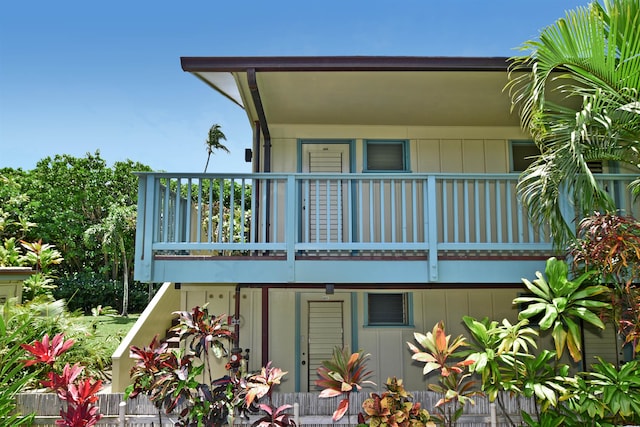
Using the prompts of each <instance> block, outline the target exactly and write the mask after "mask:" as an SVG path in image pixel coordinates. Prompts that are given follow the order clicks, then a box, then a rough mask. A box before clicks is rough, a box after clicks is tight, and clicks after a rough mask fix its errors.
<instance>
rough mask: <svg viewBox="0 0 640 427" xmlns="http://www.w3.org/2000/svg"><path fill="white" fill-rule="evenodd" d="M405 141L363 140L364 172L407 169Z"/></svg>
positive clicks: (407, 153) (402, 170)
mask: <svg viewBox="0 0 640 427" xmlns="http://www.w3.org/2000/svg"><path fill="white" fill-rule="evenodd" d="M408 158H409V152H408V150H407V141H371V140H365V141H364V170H365V172H387V171H399V172H408V171H409V160H408Z"/></svg>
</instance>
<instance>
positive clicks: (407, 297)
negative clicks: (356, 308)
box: [363, 292, 414, 328]
mask: <svg viewBox="0 0 640 427" xmlns="http://www.w3.org/2000/svg"><path fill="white" fill-rule="evenodd" d="M369 295H402V297H403V308H404V310H403V317H404V322H403V323H397V322H387V323H371V322H370V320H369ZM363 311H364V325H363V327H365V328H413V327H414V324H413V293H412V292H365V293H364V310H363Z"/></svg>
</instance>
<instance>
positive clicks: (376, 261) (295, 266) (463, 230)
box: [113, 56, 637, 391]
mask: <svg viewBox="0 0 640 427" xmlns="http://www.w3.org/2000/svg"><path fill="white" fill-rule="evenodd" d="M507 66H508V62H507V59H506V58H451V57H359V56H354V57H197V58H194V57H188V58H182V68H183V69H184V70H185V71H186V72H189V73H191V74H193V75H194V76H195V77H197V78H199V79H200V80H202V81H203V82H204V83H205V84H207V85H208V86H210V87H211V88H212V89H214V91H215V92H218V94H216V95H215V96H219V95H222V96H225V97H227V98H228V99H229V108H243V109H244V110H245V112H246V114H247V118H248V123H247V125H248V126H251V127H252V128H253V135H254V139H253V141H252V144H251V146H250V147H247V148H248V150H247V159H248V160H250V161H251V162H252V173H250V174H240V173H239V174H215V173H210V174H194V173H177V172H169V173H141V174H140V187H139V210H138V226H137V242H136V265H135V277H136V279H137V280H140V281H143V282H155V283H164V285H163V287H162V289H161V291H160V292H159V294H158V295H156V298H155V299H154V301H153V302H152V304H151V305H150V306H149V308H148V309H147V311H145V313H144V314H143V316H142V318H141V321H140V322H139V324H138V325H136V327H135V328H134V329H133V330H132V333H131V334H130V336H128V337H127V339H126V340H125V342H123V344H122V346H121V347H120V348H119V349H118V351H117V352H116V354H115V355H114V383H113V387H114V389H115V390H119V389H120V390H121V389H123V388H124V387H125V386H126V382H127V377H126V374H127V371H128V366H130V365H129V364H130V363H131V362H130V361H129V360H127V354H128V351H127V349H128V345H130V344H135V345H145V344H148V342H149V341H150V339H151V337H152V336H153V334H155V333H160V334H162V333H164V330H166V328H168V326H169V322H170V314H169V313H170V312H171V311H173V310H189V309H190V308H192V307H193V306H196V305H199V306H202V305H204V304H209V305H208V307H209V310H210V311H211V312H212V313H215V314H221V313H227V314H228V315H229V316H231V318H230V320H231V322H232V323H233V325H234V327H235V328H236V331H237V332H238V333H239V338H238V340H237V342H236V343H234V345H235V346H236V347H239V348H242V349H243V350H246V351H244V353H243V354H244V355H245V356H246V355H249V360H248V366H249V369H252V370H254V369H258V368H259V367H260V366H262V365H263V364H265V363H266V362H267V361H269V360H272V361H273V363H274V364H275V365H276V366H278V367H281V368H282V369H283V370H286V371H288V372H289V374H288V376H287V377H286V381H285V382H283V384H282V385H281V388H280V390H281V391H307V390H313V387H314V384H313V382H314V379H315V378H316V373H315V372H316V368H317V367H318V366H319V365H320V363H321V362H322V361H323V360H326V359H328V358H329V357H330V355H331V351H332V349H333V348H334V346H344V347H348V348H350V349H352V350H358V349H362V350H363V351H365V352H366V353H370V354H371V359H370V362H369V365H368V366H369V368H371V369H372V370H373V371H374V372H375V373H376V377H375V378H374V381H376V382H377V383H378V384H382V383H384V381H385V379H386V378H387V377H388V376H398V377H402V378H404V381H405V385H406V386H407V388H408V389H415V390H421V389H424V388H425V379H424V378H423V377H422V373H421V369H420V367H419V366H418V365H417V364H414V363H412V360H411V354H410V352H409V350H408V348H407V345H406V342H407V341H413V333H414V332H415V331H418V332H424V331H427V330H431V328H432V326H433V325H434V324H435V323H436V322H438V321H440V320H444V322H445V325H446V327H447V330H448V332H449V333H451V334H453V335H454V336H455V335H457V334H460V333H463V332H464V328H463V326H462V323H461V318H462V316H463V315H471V316H475V317H477V318H483V317H485V316H487V317H489V318H492V319H496V320H501V319H503V318H509V319H511V320H515V319H516V318H517V313H518V307H514V306H512V300H513V298H515V297H516V296H518V295H521V294H522V292H524V288H523V287H522V280H521V279H522V278H523V277H524V278H534V277H535V272H536V271H543V270H544V263H545V260H546V259H547V258H548V257H549V256H552V255H554V251H553V245H552V242H551V241H550V239H549V233H548V231H547V230H546V229H544V228H542V229H540V228H537V227H534V226H533V225H532V224H531V223H530V221H529V220H528V218H527V213H526V211H525V210H524V208H523V207H522V205H521V204H520V203H519V201H518V199H517V197H516V190H515V187H516V182H517V179H518V172H519V171H522V170H524V168H525V167H526V165H527V164H528V163H527V162H528V161H530V160H529V159H528V157H529V156H530V155H532V154H535V146H534V145H533V144H532V143H531V142H530V137H529V135H527V134H526V133H524V132H523V130H522V129H521V128H520V126H519V117H518V116H517V114H515V113H512V112H511V104H510V98H509V95H508V93H506V92H505V91H504V90H503V88H504V86H505V84H506V82H507V69H508V68H507ZM234 104H235V105H234ZM236 149H237V148H236ZM601 166H602V174H601V175H600V177H601V178H600V179H601V180H602V182H603V185H607V186H608V188H609V189H610V191H612V192H616V194H615V197H616V200H618V201H619V205H620V207H621V208H623V209H626V210H627V211H628V212H631V211H632V210H633V209H634V208H637V206H634V205H633V202H632V199H631V195H630V194H627V193H626V192H625V191H624V189H625V187H626V186H625V184H627V183H628V182H630V180H632V179H633V176H630V175H624V174H620V173H609V172H619V171H618V170H614V169H613V168H611V167H610V165H606V164H605V165H601ZM225 189H226V190H225ZM220 190H223V191H220ZM570 209H571V206H570V204H569V203H567V214H568V215H570ZM615 340H616V337H615V333H614V331H613V329H611V328H610V329H608V330H606V331H605V332H594V331H590V330H585V352H586V353H585V360H586V361H589V360H592V359H593V356H594V355H596V354H598V355H601V356H604V357H605V358H607V359H608V360H611V361H614V362H615V361H617V358H618V354H617V350H616V349H617V345H616V341H615Z"/></svg>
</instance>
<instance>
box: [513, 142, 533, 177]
mask: <svg viewBox="0 0 640 427" xmlns="http://www.w3.org/2000/svg"><path fill="white" fill-rule="evenodd" d="M538 155H540V150H538V147H537V146H536V145H535V144H534V143H533V141H513V142H511V172H523V171H524V170H525V169H527V167H528V166H529V165H530V164H531V163H533V161H534V160H535V158H536V156H538Z"/></svg>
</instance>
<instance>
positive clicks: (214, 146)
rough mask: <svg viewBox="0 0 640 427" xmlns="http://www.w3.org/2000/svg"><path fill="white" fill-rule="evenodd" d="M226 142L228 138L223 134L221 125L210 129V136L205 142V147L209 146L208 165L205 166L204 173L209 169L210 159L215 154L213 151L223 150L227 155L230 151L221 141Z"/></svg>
mask: <svg viewBox="0 0 640 427" xmlns="http://www.w3.org/2000/svg"><path fill="white" fill-rule="evenodd" d="M221 140H222V141H226V140H227V137H226V136H225V135H224V133H222V130H221V129H220V125H219V124H214V125H213V126H211V129H209V136H208V137H207V140H206V141H205V145H206V146H207V163H206V164H205V165H204V172H205V173H206V172H207V167H209V159H211V154H213V150H223V151H226V152H227V153H228V152H229V149H228V148H227V147H225V146H224V144H222V143H221V142H220V141H221Z"/></svg>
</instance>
